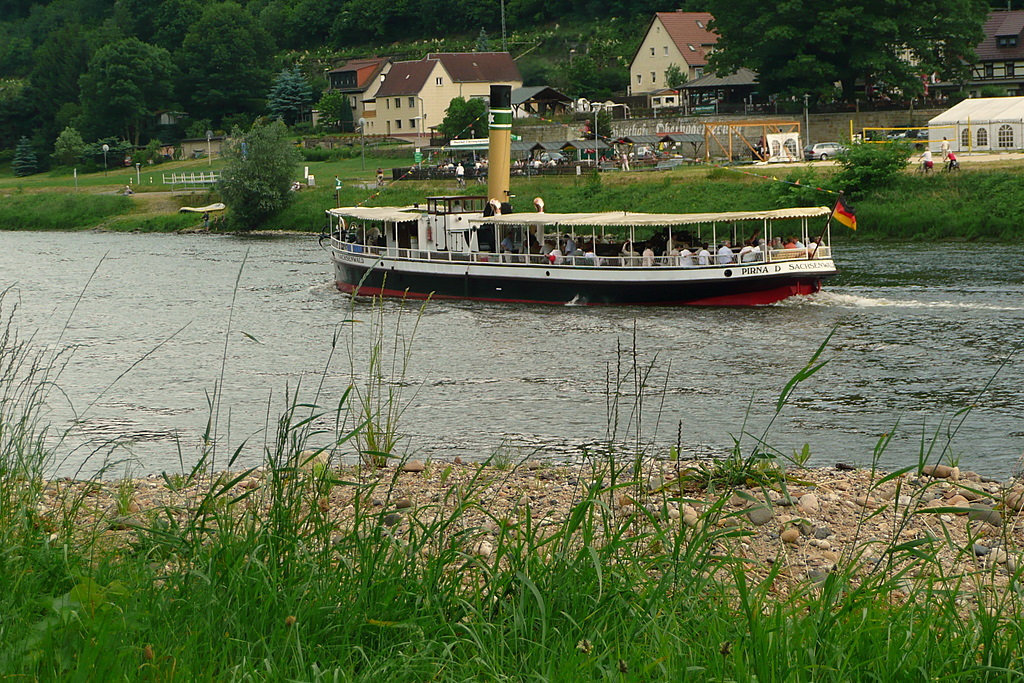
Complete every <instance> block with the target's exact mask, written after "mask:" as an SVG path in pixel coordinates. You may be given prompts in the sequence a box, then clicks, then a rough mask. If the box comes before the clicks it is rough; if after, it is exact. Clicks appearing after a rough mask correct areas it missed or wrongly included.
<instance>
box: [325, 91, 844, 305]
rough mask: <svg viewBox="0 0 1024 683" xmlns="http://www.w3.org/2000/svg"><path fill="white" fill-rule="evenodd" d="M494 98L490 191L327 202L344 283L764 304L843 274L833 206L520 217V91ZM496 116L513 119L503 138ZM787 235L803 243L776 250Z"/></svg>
mask: <svg viewBox="0 0 1024 683" xmlns="http://www.w3.org/2000/svg"><path fill="white" fill-rule="evenodd" d="M496 87H497V88H500V87H502V86H496ZM491 96H492V101H491V139H490V155H491V158H490V165H489V168H490V169H491V170H492V171H493V170H494V169H504V170H505V172H504V174H501V173H498V174H489V175H488V193H487V195H474V196H464V195H444V196H436V197H428V198H427V200H426V202H425V205H423V206H420V205H415V206H408V207H358V206H350V207H338V208H332V209H329V210H328V211H327V215H328V218H329V221H330V225H331V229H330V232H329V234H325V235H323V236H322V237H321V245H322V246H323V247H324V248H325V249H326V250H327V251H329V253H330V255H331V260H332V262H333V265H334V277H335V283H336V285H337V287H338V288H339V289H340V290H342V291H344V292H351V293H355V294H361V295H368V296H376V295H383V296H395V297H408V298H415V299H424V298H434V299H471V300H478V301H500V302H527V303H543V304H578V305H623V304H625V305H645V304H651V305H658V304H661V305H703V306H734V305H735V306H752V305H763V304H771V303H774V302H777V301H780V300H782V299H786V298H788V297H791V296H794V295H805V294H813V293H814V292H817V291H819V290H820V289H821V284H822V282H823V281H824V280H825V279H827V278H829V277H832V276H834V275H836V273H837V270H836V266H835V263H834V262H833V259H832V248H831V234H830V217H831V215H832V210H831V209H829V208H828V207H823V206H822V207H800V208H790V209H779V210H771V211H733V212H724V213H697V214H693V213H675V214H673V213H638V212H628V211H613V212H599V213H598V212H595V213H548V212H545V211H544V206H543V202H542V201H540V199H539V198H538V199H537V200H534V207H532V208H534V210H533V211H530V212H526V213H515V212H513V211H512V206H511V200H512V196H511V195H510V194H509V189H508V188H509V173H508V169H509V163H508V157H509V152H508V149H507V148H505V149H502V145H503V143H504V141H505V140H507V139H508V137H509V136H508V132H509V131H510V130H511V109H510V108H509V109H507V110H506V109H505V108H504V107H502V106H501V105H502V104H503V103H504V102H505V101H507V98H508V94H507V93H498V95H497V96H496V94H495V91H494V88H492V94H491ZM496 100H497V104H498V106H496V105H495V102H496ZM495 121H497V122H498V123H499V124H501V125H504V124H505V123H506V122H507V128H505V129H504V130H500V129H499V133H498V135H496V133H495V128H496V126H495ZM496 138H497V144H496ZM506 144H507V143H506ZM502 175H503V177H502ZM492 181H493V182H492ZM638 233H639V239H638ZM781 236H793V237H798V239H799V240H800V244H799V245H798V246H797V247H796V248H793V247H792V246H791V247H790V248H772V247H771V244H772V240H773V238H774V237H781ZM726 241H728V242H729V243H731V244H734V245H737V246H736V247H731V246H729V245H727V244H726ZM705 244H706V245H707V247H706V248H707V251H706V252H705V254H704V257H703V258H700V257H699V256H698V254H699V253H700V251H701V249H702V247H703V246H704V245H705ZM740 245H746V246H743V247H741V246H740ZM804 245H807V246H804Z"/></svg>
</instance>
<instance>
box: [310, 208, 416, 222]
mask: <svg viewBox="0 0 1024 683" xmlns="http://www.w3.org/2000/svg"><path fill="white" fill-rule="evenodd" d="M327 213H329V214H330V215H332V216H336V217H339V218H354V219H356V220H358V221H389V222H394V223H401V222H403V221H416V220H419V218H420V216H421V215H422V213H417V210H416V209H415V208H414V207H411V206H410V207H405V208H397V207H394V206H340V207H338V208H336V209H328V210H327Z"/></svg>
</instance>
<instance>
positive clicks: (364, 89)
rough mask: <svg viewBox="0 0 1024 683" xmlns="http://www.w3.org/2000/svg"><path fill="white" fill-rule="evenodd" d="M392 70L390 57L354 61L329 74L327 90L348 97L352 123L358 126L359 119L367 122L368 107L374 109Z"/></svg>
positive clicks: (332, 70)
mask: <svg viewBox="0 0 1024 683" xmlns="http://www.w3.org/2000/svg"><path fill="white" fill-rule="evenodd" d="M390 68H391V59H390V58H389V57H370V58H366V59H353V60H350V61H348V62H346V63H345V64H343V65H342V66H340V67H338V68H336V69H331V70H330V71H328V72H327V89H328V90H331V91H336V92H340V93H342V94H344V95H345V96H347V97H348V100H349V101H348V104H349V107H351V108H352V121H353V122H355V123H356V124H357V125H358V122H359V119H364V120H365V119H366V117H367V116H368V114H367V105H369V108H370V110H372V109H373V100H374V98H375V97H376V96H377V90H378V89H379V88H380V85H381V83H382V82H383V81H384V76H385V75H386V74H387V73H388V70H389V69H390ZM370 116H373V115H372V114H371V115H370Z"/></svg>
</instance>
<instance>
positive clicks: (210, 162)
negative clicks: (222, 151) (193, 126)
mask: <svg viewBox="0 0 1024 683" xmlns="http://www.w3.org/2000/svg"><path fill="white" fill-rule="evenodd" d="M212 138H213V131H212V130H207V131H206V158H207V159H208V161H207V163H206V165H207V166H213V152H212V148H211V147H210V140H211V139H212Z"/></svg>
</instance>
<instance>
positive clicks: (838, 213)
mask: <svg viewBox="0 0 1024 683" xmlns="http://www.w3.org/2000/svg"><path fill="white" fill-rule="evenodd" d="M832 218H835V219H836V220H837V221H839V222H840V223H842V224H843V225H845V226H846V227H848V228H849V229H850V230H856V229H857V213H856V212H855V211H854V210H853V207H852V206H850V202H849V201H847V200H846V198H845V197H843V195H839V201H837V202H836V208H834V209H832Z"/></svg>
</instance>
